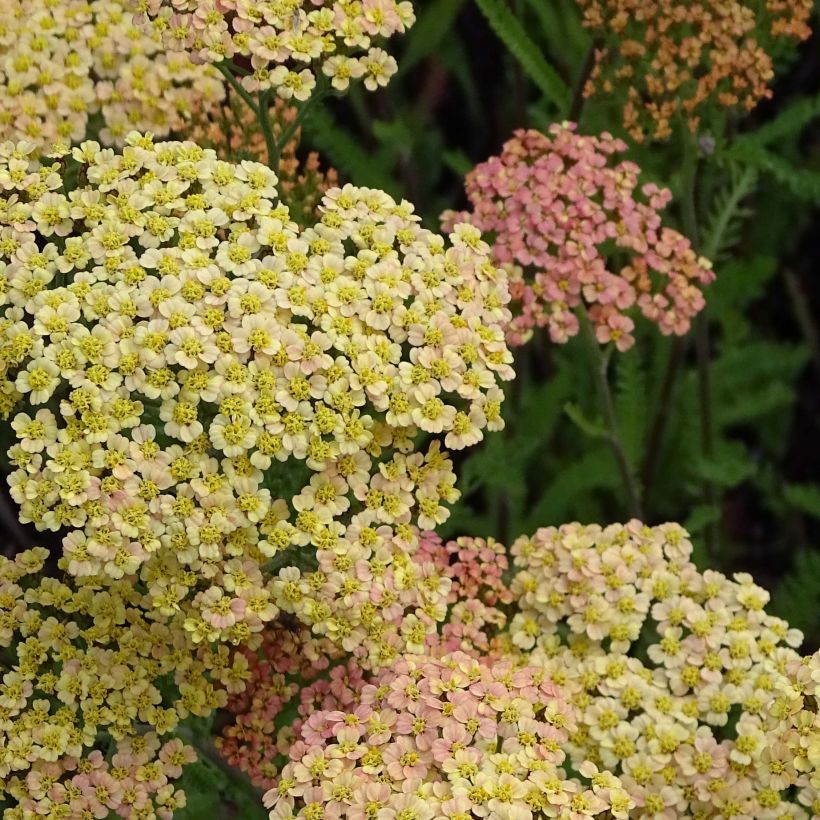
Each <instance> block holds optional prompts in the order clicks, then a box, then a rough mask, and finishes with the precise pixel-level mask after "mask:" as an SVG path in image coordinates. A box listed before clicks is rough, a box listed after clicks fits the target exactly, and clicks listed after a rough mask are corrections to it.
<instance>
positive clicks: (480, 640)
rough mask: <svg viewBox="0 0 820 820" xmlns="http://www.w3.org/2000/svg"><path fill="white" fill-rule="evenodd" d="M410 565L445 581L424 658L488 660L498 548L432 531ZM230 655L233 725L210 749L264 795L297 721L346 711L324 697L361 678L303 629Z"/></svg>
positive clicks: (271, 629) (275, 632)
mask: <svg viewBox="0 0 820 820" xmlns="http://www.w3.org/2000/svg"><path fill="white" fill-rule="evenodd" d="M415 560H416V561H418V562H421V563H424V564H427V565H429V566H432V567H434V569H435V571H436V572H437V573H439V574H440V575H441V576H442V577H444V578H446V579H449V581H450V591H449V594H448V596H447V604H448V612H447V620H446V623H443V624H441V625H440V626H439V634H431V635H428V636H427V642H426V646H425V647H424V654H425V655H429V656H436V657H441V656H445V655H447V654H450V653H453V652H456V651H460V652H465V653H468V654H471V655H473V656H475V657H481V658H482V659H483V660H484V661H486V660H488V659H489V658H490V657H491V655H492V653H491V651H490V649H491V642H492V639H493V637H495V635H496V633H497V631H498V629H499V627H502V626H504V624H505V623H506V617H505V615H504V614H503V613H502V612H501V611H500V610H499V609H498V608H497V607H499V606H503V605H505V604H509V603H510V602H511V600H512V595H511V593H510V591H509V589H508V588H507V587H506V585H505V584H504V581H503V579H502V572H503V571H505V570H506V569H507V566H508V563H507V558H506V555H505V552H504V548H503V547H502V546H501V544H499V543H497V542H496V541H493V540H492V539H489V540H487V541H485V540H484V539H480V538H459V539H458V540H456V541H450V542H448V543H447V544H444V543H443V542H442V541H441V539H440V538H439V537H438V536H437V535H436V534H435V533H432V532H425V533H422V534H421V536H420V538H419V550H418V552H417V553H416V559H415ZM237 651H238V652H241V653H242V654H243V655H244V657H245V658H246V660H247V664H248V672H249V677H248V679H247V681H243V685H242V687H241V689H236V688H231V687H229V688H228V693H229V699H228V706H227V710H228V712H230V713H231V715H232V719H231V722H230V723H229V724H227V725H226V726H225V728H224V729H223V731H222V735H221V737H220V738H218V740H217V748H218V749H219V751H220V753H221V754H222V755H223V756H224V758H225V759H226V760H227V761H228V763H230V764H231V765H233V766H237V767H239V768H240V769H241V770H242V771H244V772H247V773H248V775H249V776H250V778H251V780H252V781H253V782H254V783H255V784H256V785H257V786H259V787H261V788H264V789H270V788H273V786H275V785H276V784H277V783H278V780H277V777H278V774H279V771H280V770H281V767H282V765H283V763H284V762H285V760H286V758H285V755H287V753H288V750H289V748H290V745H291V743H292V742H293V739H294V737H295V736H298V734H299V731H300V730H301V727H302V723H303V720H304V719H305V718H307V717H308V716H310V715H311V714H312V713H313V712H315V711H317V710H319V709H324V710H328V709H331V708H336V709H338V708H342V706H345V707H346V706H349V705H350V703H351V702H352V701H350V700H349V698H348V699H347V700H345V702H344V703H336V702H333V703H331V701H329V700H328V698H339V697H343V696H344V697H347V695H345V693H349V692H355V691H357V690H358V689H359V688H360V686H361V683H362V680H363V679H362V677H361V673H360V667H359V665H357V664H356V662H355V661H354V662H352V663H349V664H339V660H340V658H341V656H340V653H339V650H338V648H337V647H335V646H334V645H333V644H332V643H331V642H330V641H328V640H327V639H323V638H315V637H313V636H312V635H311V634H310V631H309V630H307V629H306V628H304V627H301V628H300V627H296V626H294V625H290V626H286V625H285V624H283V623H278V622H277V623H273V624H270V625H268V626H267V627H266V628H265V630H264V631H263V632H262V633H261V643H260V646H259V647H258V648H257V647H256V646H255V645H254V646H253V647H246V648H242V649H239V650H237ZM342 678H343V679H344V683H342V681H341V679H342ZM319 699H321V700H319ZM294 714H296V715H297V717H295V719H294V717H293V715H294ZM286 719H289V722H285V720H286Z"/></svg>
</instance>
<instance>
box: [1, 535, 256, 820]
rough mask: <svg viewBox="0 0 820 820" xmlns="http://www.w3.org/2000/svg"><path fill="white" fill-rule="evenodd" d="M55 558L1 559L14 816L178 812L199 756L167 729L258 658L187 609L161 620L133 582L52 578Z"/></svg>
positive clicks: (221, 694)
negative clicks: (215, 638)
mask: <svg viewBox="0 0 820 820" xmlns="http://www.w3.org/2000/svg"><path fill="white" fill-rule="evenodd" d="M47 557H48V551H47V550H45V549H40V548H37V549H33V550H28V551H26V552H22V553H19V554H18V555H17V556H16V557H15V559H14V560H13V561H10V560H8V559H6V558H0V680H2V683H0V807H4V806H5V807H6V810H5V811H4V813H3V817H4V820H21V819H22V818H24V817H34V816H37V817H39V816H47V817H70V818H85V817H107V816H109V812H113V813H114V814H115V815H116V816H120V817H145V818H147V817H149V816H150V817H154V816H157V817H161V818H170V817H171V816H172V814H173V811H174V810H175V809H176V808H179V807H181V806H184V805H185V798H184V794H183V793H182V792H180V791H179V790H177V789H176V787H175V786H174V783H173V782H174V781H175V780H176V779H177V778H179V776H180V774H181V771H182V767H183V766H184V765H186V764H187V763H190V762H191V761H192V760H194V759H195V756H194V753H193V750H192V749H191V748H190V747H188V746H186V745H185V744H183V743H181V742H180V741H179V740H178V739H174V738H171V737H166V738H165V739H164V740H161V739H160V738H161V737H162V736H163V735H168V734H169V733H170V732H171V731H173V730H174V729H176V727H177V725H178V723H179V722H180V721H181V720H183V719H185V718H187V717H188V716H190V715H199V716H202V715H206V714H208V713H209V712H211V711H212V710H213V709H215V708H217V707H219V706H221V705H224V703H225V702H226V691H225V688H226V687H228V688H230V687H231V686H233V687H235V686H236V684H237V682H239V683H240V684H241V682H242V680H243V675H245V674H246V670H247V664H244V663H243V658H242V657H241V656H235V657H234V658H233V659H232V660H231V659H230V658H229V657H228V654H227V651H226V650H225V649H224V647H223V648H222V650H221V651H220V650H216V651H211V650H210V649H208V648H200V649H197V648H195V647H194V646H192V644H191V643H190V640H189V639H188V635H187V633H186V631H185V630H184V629H183V628H182V623H181V619H180V618H177V619H176V620H169V621H167V622H165V623H160V622H158V621H157V620H156V619H153V618H151V617H150V609H149V610H147V611H146V609H145V607H144V597H145V596H144V595H143V594H142V593H140V592H139V591H137V590H136V589H134V587H133V585H132V584H130V583H128V582H127V581H118V582H114V583H112V584H110V585H109V586H108V587H107V588H106V589H105V590H98V589H94V588H93V587H92V586H88V585H85V584H83V583H77V584H75V583H73V582H70V583H64V582H62V581H60V580H58V579H56V578H52V577H47V576H46V575H45V574H44V573H43V563H44V561H45V560H46V558H47ZM145 727H150V730H149V731H147V732H146V730H145ZM100 737H103V738H106V737H107V738H108V740H103V741H102V743H101V742H100ZM110 753H113V757H112V756H111V754H110ZM9 801H13V802H12V803H11V805H9ZM151 812H155V814H154V813H151Z"/></svg>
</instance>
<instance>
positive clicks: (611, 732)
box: [510, 521, 820, 820]
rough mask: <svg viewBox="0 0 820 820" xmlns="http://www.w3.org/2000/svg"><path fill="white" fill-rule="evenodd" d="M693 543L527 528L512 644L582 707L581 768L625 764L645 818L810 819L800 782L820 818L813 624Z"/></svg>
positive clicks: (630, 528)
mask: <svg viewBox="0 0 820 820" xmlns="http://www.w3.org/2000/svg"><path fill="white" fill-rule="evenodd" d="M691 549H692V547H691V544H690V542H689V541H688V540H687V537H686V533H685V532H684V531H683V530H682V529H681V528H680V527H679V526H677V525H664V526H661V527H655V528H650V527H646V526H644V525H643V524H640V523H639V522H637V521H633V522H630V523H629V524H627V525H624V526H621V525H614V526H611V527H607V528H602V527H598V526H587V527H585V526H580V525H578V524H572V525H567V526H564V527H561V528H560V529H554V528H550V529H543V530H539V531H538V533H536V535H535V536H534V537H532V538H521V539H519V540H518V541H517V542H516V543H515V544H514V545H513V547H512V553H513V555H514V557H515V558H514V562H515V566H516V567H517V569H518V574H517V575H516V576H515V578H514V580H513V582H512V592H513V594H514V595H515V598H516V600H517V601H518V604H519V607H520V612H519V613H518V614H517V615H515V617H514V618H513V620H512V622H511V625H510V640H511V644H512V646H517V647H518V648H519V649H520V650H521V661H520V662H521V663H524V664H527V665H531V666H537V667H539V668H541V669H543V670H544V672H545V674H546V675H547V676H548V677H550V678H551V679H552V680H554V681H555V682H556V684H557V685H559V686H560V687H561V691H562V692H563V693H565V695H566V697H567V698H568V699H569V700H570V701H571V702H572V703H573V705H574V706H575V707H576V709H577V710H578V727H577V730H576V731H575V732H574V733H573V735H572V737H571V739H570V742H569V744H568V745H567V746H566V747H565V748H566V749H567V751H568V754H569V758H570V760H571V761H572V763H573V765H575V766H577V765H579V764H580V762H581V761H583V760H586V759H589V760H592V761H593V762H594V763H596V764H597V765H598V766H599V767H600V768H602V769H605V770H607V771H609V772H612V773H613V774H615V775H617V776H618V777H619V778H620V780H621V782H622V783H623V786H624V788H625V789H626V790H627V791H628V792H629V794H630V796H631V797H632V798H633V799H634V800H635V803H636V805H637V808H636V809H635V810H634V811H633V812H632V814H631V816H633V817H636V818H637V817H639V818H644V817H646V818H649V817H652V818H669V820H673V818H676V817H699V818H729V817H743V818H765V819H766V820H768V819H769V818H771V819H772V820H774V818H785V817H789V818H792V817H806V816H807V814H806V812H805V811H804V810H803V809H802V808H801V806H800V805H793V804H791V803H788V802H787V790H788V789H789V788H790V787H792V786H797V787H798V800H799V803H800V804H802V806H814V808H813V809H811V813H812V814H813V815H815V816H816V815H817V811H816V809H817V807H818V803H817V802H816V801H817V800H818V791H817V786H818V781H817V775H816V773H815V774H813V775H812V774H810V773H809V770H810V769H811V767H812V763H811V762H810V761H811V754H812V752H811V751H810V750H811V749H814V752H813V753H814V755H815V759H814V765H815V771H816V762H817V757H816V756H817V744H818V740H820V735H818V726H819V724H818V722H817V715H816V708H815V709H814V711H812V710H811V708H810V705H809V704H808V703H807V702H804V699H803V698H802V697H801V693H800V690H801V688H802V689H804V690H806V691H807V692H808V691H809V689H808V684H807V683H805V682H804V683H803V684H800V683H799V680H800V678H799V676H798V675H796V674H795V673H794V671H793V670H794V668H795V667H799V666H800V657H799V655H798V654H797V653H796V652H795V651H794V650H793V649H792V648H791V647H794V646H796V645H798V644H799V642H800V640H801V635H800V633H799V632H798V631H797V630H794V629H789V628H788V624H786V623H785V622H784V621H782V620H780V619H778V618H775V617H772V616H770V615H767V614H766V613H765V611H764V606H765V604H766V602H767V600H768V594H767V593H766V592H765V591H764V590H762V589H761V588H759V587H757V586H755V585H754V583H753V582H752V579H751V577H750V576H748V575H745V574H738V575H736V576H735V577H734V580H730V579H728V578H726V577H725V576H723V575H721V574H720V573H717V572H712V571H706V572H703V573H700V572H698V570H697V569H696V568H695V566H694V565H693V564H692V563H691V561H690V556H691ZM512 646H511V647H510V648H511V649H512ZM805 668H806V670H810V669H812V667H811V666H809V665H807V666H806V667H805ZM814 670H815V671H814V672H813V673H809V672H808V671H807V672H804V673H802V674H803V676H804V677H806V679H808V677H810V674H814V675H817V672H816V663H815V666H814ZM801 710H802V711H801ZM801 748H802V751H801Z"/></svg>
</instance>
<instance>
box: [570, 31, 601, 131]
mask: <svg viewBox="0 0 820 820" xmlns="http://www.w3.org/2000/svg"><path fill="white" fill-rule="evenodd" d="M596 46H597V44H596V42H595V41H594V40H593V41H592V42H591V43H590V45H589V49H587V53H586V55H585V56H584V62H583V63H582V64H581V70H580V72H579V74H578V80H577V82H576V85H575V88H574V89H573V92H572V101H571V102H570V106H569V111H568V112H567V119H568V120H569V121H570V122H574V123H579V124H580V122H581V116H582V115H583V113H584V105H585V104H586V101H587V99H586V97H585V96H584V89H585V88H586V84H587V80H589V75H590V74H591V73H592V69H593V68H595V50H596Z"/></svg>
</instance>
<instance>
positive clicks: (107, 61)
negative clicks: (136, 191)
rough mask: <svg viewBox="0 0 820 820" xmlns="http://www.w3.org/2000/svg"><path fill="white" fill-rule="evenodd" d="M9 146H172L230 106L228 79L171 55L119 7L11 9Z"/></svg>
mask: <svg viewBox="0 0 820 820" xmlns="http://www.w3.org/2000/svg"><path fill="white" fill-rule="evenodd" d="M0 89H2V93H0V140H27V141H30V142H32V143H35V144H36V145H37V146H38V147H40V148H41V149H44V150H47V149H49V148H50V147H51V146H52V145H54V144H56V143H66V144H68V143H71V142H79V141H81V140H83V139H86V137H87V136H89V135H90V131H94V132H96V133H97V135H98V138H99V139H100V140H101V141H102V142H103V143H105V144H107V145H122V144H123V142H124V140H125V136H126V134H128V132H129V131H133V130H134V129H139V130H143V131H150V132H152V133H153V134H155V135H157V136H167V135H168V134H169V133H171V132H172V131H177V130H179V129H181V128H182V127H183V126H184V125H185V123H186V122H187V121H188V120H189V118H190V115H191V111H192V109H193V108H194V107H195V106H197V105H203V104H206V105H210V104H211V103H213V102H216V101H217V100H220V99H222V97H223V96H224V88H223V82H222V79H221V77H220V76H219V73H218V72H217V71H216V70H215V69H213V68H212V67H210V66H195V65H194V64H193V63H191V61H190V59H189V58H188V56H187V55H185V54H175V53H168V52H166V51H165V50H164V49H163V48H162V45H161V43H160V38H159V36H158V35H156V34H154V33H150V32H149V33H146V32H143V31H141V30H140V29H139V28H137V27H136V26H135V25H134V22H133V19H132V14H131V13H130V11H129V10H128V9H127V8H126V6H125V4H124V3H123V2H117V1H116V0H92V2H86V0H66V2H53V0H33V2H32V0H25V1H23V0H8V2H4V3H3V4H2V7H0Z"/></svg>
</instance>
